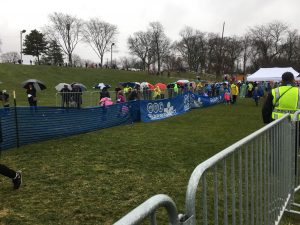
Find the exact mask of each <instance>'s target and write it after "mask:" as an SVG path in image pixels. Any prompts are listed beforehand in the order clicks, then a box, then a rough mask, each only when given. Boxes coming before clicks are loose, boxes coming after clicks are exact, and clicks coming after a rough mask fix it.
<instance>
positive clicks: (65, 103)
mask: <svg viewBox="0 0 300 225" xmlns="http://www.w3.org/2000/svg"><path fill="white" fill-rule="evenodd" d="M60 93H61V107H67V108H68V107H69V104H70V97H71V96H70V94H71V91H70V90H69V88H68V85H64V87H63V89H61V90H60Z"/></svg>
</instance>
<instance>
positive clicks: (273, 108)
mask: <svg viewBox="0 0 300 225" xmlns="http://www.w3.org/2000/svg"><path fill="white" fill-rule="evenodd" d="M281 78H282V85H281V86H280V87H276V88H273V89H272V91H271V92H270V93H269V94H268V96H267V99H266V101H265V103H264V105H263V108H262V116H263V121H264V123H270V122H272V121H273V120H275V119H278V118H280V117H282V116H283V115H284V114H286V113H290V114H291V116H293V114H294V112H296V111H297V110H300V98H299V94H300V93H299V88H298V87H295V79H294V75H293V74H292V73H291V72H285V73H284V74H282V77H281Z"/></svg>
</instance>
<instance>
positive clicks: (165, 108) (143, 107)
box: [140, 93, 191, 122]
mask: <svg viewBox="0 0 300 225" xmlns="http://www.w3.org/2000/svg"><path fill="white" fill-rule="evenodd" d="M190 108H191V107H190V100H189V94H188V93H186V94H183V95H178V96H176V97H175V98H171V99H162V100H153V101H150V100H141V101H140V113H141V121H143V122H150V121H155V120H161V119H165V118H168V117H171V116H176V115H179V114H182V113H185V112H187V111H189V110H190Z"/></svg>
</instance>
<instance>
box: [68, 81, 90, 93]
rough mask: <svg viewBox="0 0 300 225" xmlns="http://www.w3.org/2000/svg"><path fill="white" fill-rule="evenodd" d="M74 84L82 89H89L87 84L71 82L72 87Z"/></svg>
mask: <svg viewBox="0 0 300 225" xmlns="http://www.w3.org/2000/svg"><path fill="white" fill-rule="evenodd" d="M74 86H76V87H79V88H80V90H81V91H86V90H87V88H86V86H85V85H84V84H82V83H77V82H73V83H72V84H71V87H74Z"/></svg>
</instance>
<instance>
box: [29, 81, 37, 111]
mask: <svg viewBox="0 0 300 225" xmlns="http://www.w3.org/2000/svg"><path fill="white" fill-rule="evenodd" d="M26 94H27V99H28V103H29V105H30V106H37V98H36V90H35V88H34V87H33V85H32V84H29V85H28V89H27V91H26Z"/></svg>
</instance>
